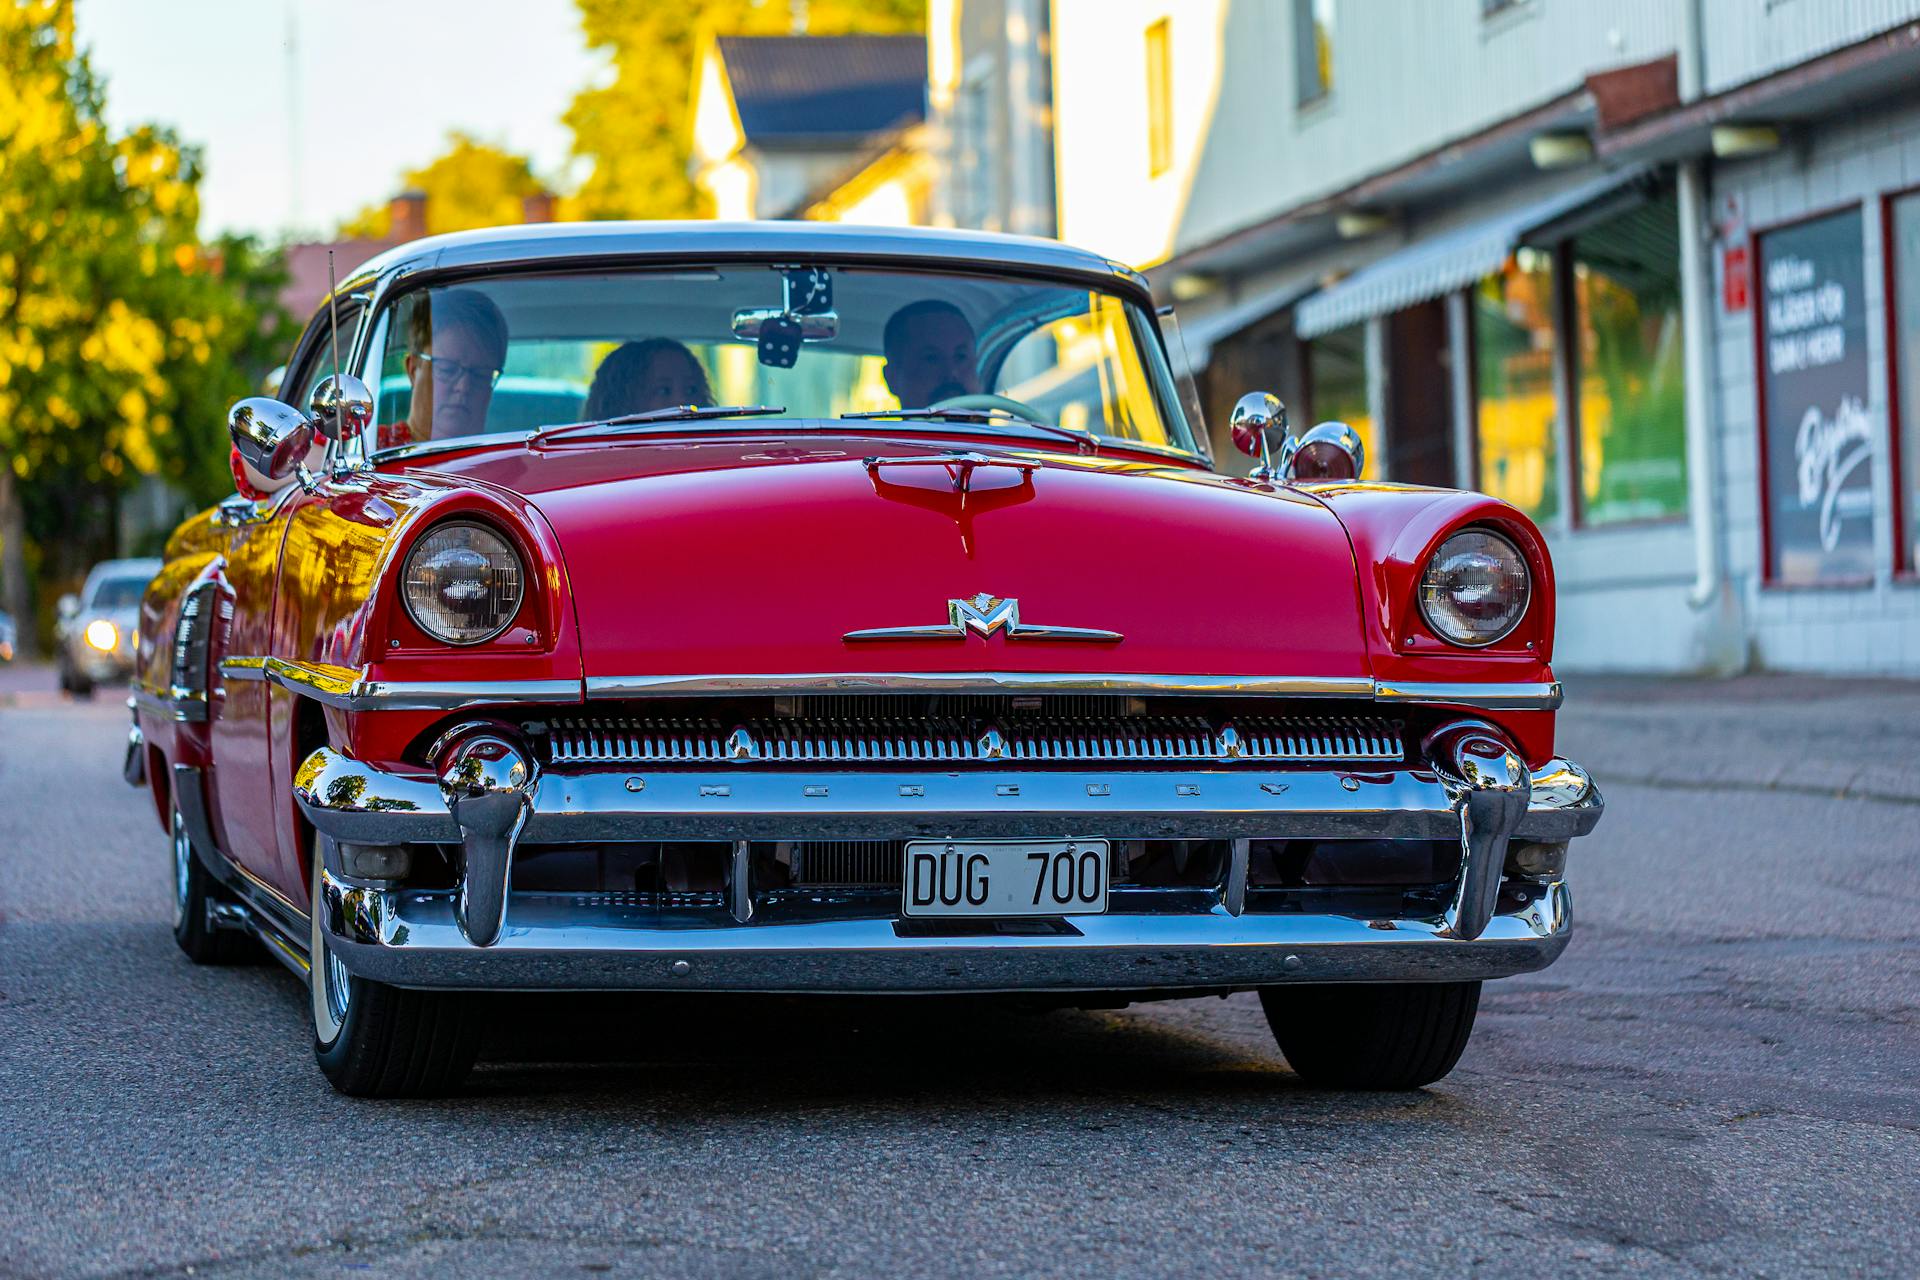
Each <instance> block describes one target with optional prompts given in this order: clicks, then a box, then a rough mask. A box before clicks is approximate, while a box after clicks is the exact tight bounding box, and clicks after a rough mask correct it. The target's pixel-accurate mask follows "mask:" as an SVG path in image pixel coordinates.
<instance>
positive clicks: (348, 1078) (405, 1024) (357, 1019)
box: [308, 855, 480, 1098]
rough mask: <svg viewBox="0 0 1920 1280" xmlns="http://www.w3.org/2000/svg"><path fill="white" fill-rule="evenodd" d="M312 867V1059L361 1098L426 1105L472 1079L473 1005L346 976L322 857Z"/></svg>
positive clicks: (476, 1027) (451, 995) (462, 998)
mask: <svg viewBox="0 0 1920 1280" xmlns="http://www.w3.org/2000/svg"><path fill="white" fill-rule="evenodd" d="M313 862H314V866H313V900H312V908H313V932H312V946H311V949H310V951H309V952H308V954H309V955H310V956H311V957H312V960H313V969H312V972H311V975H310V977H309V979H308V986H309V987H310V988H311V991H312V1001H311V1004H312V1007H313V1056H314V1057H315V1059H317V1060H318V1061H319V1063H320V1070H321V1073H322V1074H324V1075H325V1076H326V1077H327V1079H328V1081H330V1082H331V1083H332V1085H333V1087H334V1088H335V1089H337V1090H339V1091H340V1092H341V1093H344V1094H346V1095H348V1096H349V1097H354V1098H427V1097H435V1096H438V1095H440V1094H444V1093H449V1092H451V1091H452V1090H453V1089H454V1088H456V1087H457V1086H458V1085H459V1083H460V1082H461V1081H462V1080H464V1079H465V1078H466V1075H467V1072H468V1071H469V1070H471V1069H472V1067H473V1060H474V1057H475V1056H476V1054H477V1053H478V1051H479V1047H480V1024H479V1020H478V1019H477V1018H475V1017H474V1016H473V1008H472V998H471V997H469V996H466V995H464V994H461V993H457V992H444V991H411V990H407V989H405V988H402V987H390V986H388V985H387V984H386V983H384V982H372V981H369V980H368V979H366V978H357V977H355V976H354V975H353V974H351V973H348V972H347V967H346V965H345V964H343V963H341V960H340V957H339V956H337V955H335V954H334V951H333V948H332V947H330V946H329V945H328V944H327V930H326V927H325V925H324V924H323V923H322V916H323V915H324V914H325V911H324V903H323V902H322V899H321V886H320V858H319V857H318V856H317V855H316V856H315V858H314V860H313Z"/></svg>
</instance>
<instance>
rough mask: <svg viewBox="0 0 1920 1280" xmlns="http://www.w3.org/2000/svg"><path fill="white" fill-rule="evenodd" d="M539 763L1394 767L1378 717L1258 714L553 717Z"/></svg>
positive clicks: (1390, 731)
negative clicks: (1210, 717) (727, 721)
mask: <svg viewBox="0 0 1920 1280" xmlns="http://www.w3.org/2000/svg"><path fill="white" fill-rule="evenodd" d="M548 733H549V739H548V741H549V755H548V758H549V760H550V761H551V762H552V763H554V764H557V765H564V764H623V765H624V764H634V765H638V764H647V765H658V764H668V765H674V764H708V763H713V762H717V761H728V760H731V761H736V762H741V763H765V764H898V763H906V764H912V763H933V764H955V763H968V764H970V763H983V762H991V761H998V760H1017V761H1023V762H1045V761H1054V760H1058V761H1062V762H1072V763H1086V762H1089V761H1093V762H1110V761H1111V762H1130V761H1138V762H1146V763H1152V762H1163V761H1165V762H1176V761H1185V762H1191V761H1219V762H1233V761H1249V762H1257V763H1262V764H1276V763H1278V764H1316V763H1330V764H1331V763H1348V762H1375V763H1383V762H1384V763H1393V762H1398V761H1399V760H1401V759H1402V758H1403V757H1404V756H1405V748H1404V743H1403V742H1402V739H1401V732H1400V725H1399V724H1398V723H1397V722H1394V721H1389V720H1385V719H1380V718H1375V717H1367V716H1357V717H1316V716H1270V717H1269V716H1262V717H1257V718H1246V719H1241V720H1239V721H1234V722H1227V723H1223V724H1218V725H1216V724H1213V723H1210V722H1209V721H1207V720H1206V719H1204V718H1203V717H1200V716H1132V717H1119V716H1112V717H1101V718H1098V719H1092V718H1088V719H1080V718H1075V719H1054V718H1049V717H1039V718H1031V719H1023V720H1020V721H1018V722H1009V723H1006V724H1005V726H1004V727H1002V725H1000V724H996V723H992V722H987V721H973V722H969V721H964V720H959V719H907V718H895V719H890V720H866V721H857V722H855V721H843V720H835V721H831V722H814V721H808V720H765V721H754V722H751V723H747V724H743V725H738V726H734V727H732V728H728V727H727V726H725V725H724V724H722V723H720V722H717V721H698V720H650V719H641V718H638V717H623V716H611V717H603V716H579V717H573V716H560V717H555V718H554V719H552V720H551V721H549V722H548Z"/></svg>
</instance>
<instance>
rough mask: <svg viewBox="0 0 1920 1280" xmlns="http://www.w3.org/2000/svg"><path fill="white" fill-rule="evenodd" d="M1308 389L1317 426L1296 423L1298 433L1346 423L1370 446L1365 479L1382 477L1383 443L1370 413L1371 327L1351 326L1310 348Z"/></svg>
mask: <svg viewBox="0 0 1920 1280" xmlns="http://www.w3.org/2000/svg"><path fill="white" fill-rule="evenodd" d="M1307 379H1308V382H1307V385H1308V386H1309V387H1310V388H1311V389H1312V392H1313V402H1312V404H1310V405H1309V406H1308V408H1309V409H1310V410H1311V411H1312V415H1313V422H1296V423H1295V424H1294V429H1295V430H1297V431H1304V430H1306V429H1307V428H1308V427H1310V426H1312V425H1313V423H1314V422H1326V421H1329V420H1332V421H1336V422H1344V423H1346V424H1347V425H1348V426H1350V427H1352V428H1353V429H1354V430H1355V431H1358V432H1359V433H1360V442H1361V443H1362V444H1363V445H1365V446H1366V452H1367V465H1366V469H1365V470H1364V471H1362V472H1361V476H1362V477H1363V478H1365V479H1368V480H1372V479H1376V478H1378V476H1379V475H1380V449H1379V441H1378V440H1377V439H1375V436H1374V429H1373V416H1372V415H1371V414H1370V413H1368V412H1367V326H1366V325H1364V324H1356V325H1349V326H1348V327H1347V328H1345V329H1335V330H1334V331H1333V332H1332V333H1328V334H1323V335H1322V336H1320V337H1318V338H1315V339H1314V340H1313V341H1312V342H1310V343H1308V344H1307Z"/></svg>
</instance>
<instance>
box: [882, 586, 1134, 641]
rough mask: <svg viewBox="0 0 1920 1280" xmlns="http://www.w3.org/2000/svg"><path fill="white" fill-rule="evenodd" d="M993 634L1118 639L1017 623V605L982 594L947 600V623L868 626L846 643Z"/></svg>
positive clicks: (1088, 631)
mask: <svg viewBox="0 0 1920 1280" xmlns="http://www.w3.org/2000/svg"><path fill="white" fill-rule="evenodd" d="M996 631H1004V632H1006V633H1007V639H1009V640H1096V641H1113V640H1118V639H1120V633H1119V632H1118V631H1102V630H1100V629H1098V628H1097V627H1043V626H1038V625H1036V624H1034V623H1031V622H1022V621H1020V602H1019V601H1018V600H1013V599H1005V600H1003V599H1001V598H1000V597H999V596H990V595H988V594H987V593H986V592H984V591H983V592H981V593H980V594H979V595H977V596H971V597H969V598H968V599H965V600H949V601H947V621H946V622H945V624H944V625H943V624H939V623H933V624H930V625H928V626H924V627H871V628H869V629H867V630H865V631H849V632H847V639H849V640H964V639H966V637H967V633H968V632H972V633H973V634H975V635H977V636H980V637H981V638H982V639H985V638H986V637H987V636H990V635H992V634H993V633H994V632H996Z"/></svg>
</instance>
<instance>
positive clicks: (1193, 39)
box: [1054, 0, 1684, 264]
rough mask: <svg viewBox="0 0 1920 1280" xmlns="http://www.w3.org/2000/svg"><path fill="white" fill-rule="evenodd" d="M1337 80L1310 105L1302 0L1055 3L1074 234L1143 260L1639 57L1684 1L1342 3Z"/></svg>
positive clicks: (1651, 51) (1666, 36) (1062, 138)
mask: <svg viewBox="0 0 1920 1280" xmlns="http://www.w3.org/2000/svg"><path fill="white" fill-rule="evenodd" d="M1334 10H1335V18H1334V26H1335V31H1334V38H1333V90H1332V92H1331V93H1330V94H1328V96H1327V97H1326V98H1324V99H1322V100H1321V101H1319V102H1316V103H1313V104H1311V105H1308V106H1306V107H1300V106H1298V105H1296V104H1297V102H1298V97H1299V92H1298V86H1297V85H1296V84H1295V83H1294V73H1293V67H1294V58H1293V19H1292V13H1293V7H1292V0H1235V2H1232V3H1229V2H1228V0H1183V2H1182V3H1177V4H1176V3H1171V2H1170V0H1054V14H1055V16H1054V22H1055V34H1056V37H1057V38H1056V41H1055V49H1056V54H1055V58H1056V61H1055V76H1056V85H1057V89H1056V95H1055V103H1056V111H1057V127H1058V130H1059V135H1058V136H1059V152H1060V184H1061V190H1060V203H1061V212H1062V218H1063V225H1062V235H1063V237H1064V238H1066V239H1069V240H1074V241H1078V242H1082V243H1086V244H1087V245H1089V247H1092V248H1095V249H1099V250H1102V251H1103V252H1108V253H1113V254H1115V255H1116V256H1122V257H1125V258H1127V259H1128V260H1130V261H1133V262H1135V263H1139V264H1146V263H1151V262H1155V261H1159V260H1160V259H1163V258H1165V257H1167V256H1168V255H1169V254H1171V253H1173V252H1176V251H1178V250H1180V249H1185V248H1190V247H1193V246H1195V245H1199V244H1204V243H1206V242H1208V241H1210V240H1213V239H1216V238H1217V237H1219V236H1220V235H1221V234H1223V233H1225V232H1227V231H1231V230H1233V229H1235V228H1237V227H1241V226H1245V225H1247V224H1249V223H1252V222H1256V221H1259V220H1260V219H1262V218H1264V217H1268V216H1270V215H1272V214H1273V213H1275V212H1278V211H1279V210H1281V209H1285V208H1288V207H1291V206H1293V205H1295V204H1298V203H1300V202H1302V201H1304V200H1309V199H1312V198H1314V197H1316V196H1322V195H1327V194H1330V193H1332V192H1335V191H1338V190H1340V189H1342V188H1344V187H1347V186H1350V185H1352V184H1353V183H1355V182H1357V181H1359V180H1360V179H1362V178H1365V177H1367V176H1369V175H1371V174H1373V173H1376V172H1378V171H1380V170H1382V169H1387V168H1391V167H1392V166H1394V165H1396V164H1400V163H1402V162H1404V161H1407V160H1411V159H1413V158H1414V157H1416V156H1419V155H1422V154H1424V153H1426V152H1428V151H1431V150H1433V149H1434V148H1436V147H1440V146H1443V145H1445V144H1446V143H1447V142H1449V141H1452V140H1455V139H1458V138H1462V137H1465V136H1468V135H1470V134H1473V133H1476V132H1478V131H1480V130H1482V129H1485V128H1487V127H1488V126H1490V125H1493V124H1496V123H1498V122H1499V121H1501V120H1504V119H1506V118H1508V117H1510V116H1513V115H1516V114H1518V113H1520V112H1522V111H1525V110H1527V109H1529V108H1531V107H1534V106H1538V105H1540V104H1541V103H1544V102H1547V101H1550V100H1552V99H1553V98H1555V97H1558V96H1560V95H1562V94H1565V93H1568V92H1570V91H1572V90H1574V89H1577V88H1579V87H1580V85H1581V83H1582V81H1583V80H1584V78H1585V76H1586V75H1587V74H1588V73H1590V72H1593V71H1597V70H1603V69H1605V68H1608V67H1614V66H1621V65H1625V64H1629V63H1636V62H1644V61H1647V60H1649V59H1653V58H1658V57H1662V56H1664V55H1665V54H1667V53H1670V52H1672V51H1673V49H1674V48H1675V46H1676V45H1677V44H1678V41H1679V20H1680V16H1681V14H1682V13H1683V12H1684V10H1683V9H1682V7H1681V4H1680V2H1679V0H1608V2H1607V3H1596V2H1595V0H1522V3H1521V4H1519V5H1517V6H1515V7H1514V8H1512V9H1509V10H1508V11H1506V12H1503V13H1500V14H1497V15H1495V16H1494V17H1492V18H1486V19H1483V18H1482V17H1481V16H1480V0H1335V5H1334ZM1160 17H1170V18H1171V22H1172V27H1171V29H1172V37H1173V44H1174V101H1175V120H1174V136H1175V153H1176V155H1177V156H1178V157H1179V159H1178V160H1177V162H1176V164H1175V166H1174V169H1173V171H1172V172H1171V173H1168V174H1166V175H1163V176H1162V177H1161V178H1159V179H1150V178H1149V177H1148V175H1147V163H1146V117H1145V103H1144V96H1145V95H1144V86H1145V82H1146V71H1145V39H1146V28H1147V26H1148V25H1149V24H1150V23H1152V22H1153V21H1155V20H1156V19H1157V18H1160Z"/></svg>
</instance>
